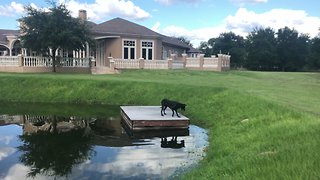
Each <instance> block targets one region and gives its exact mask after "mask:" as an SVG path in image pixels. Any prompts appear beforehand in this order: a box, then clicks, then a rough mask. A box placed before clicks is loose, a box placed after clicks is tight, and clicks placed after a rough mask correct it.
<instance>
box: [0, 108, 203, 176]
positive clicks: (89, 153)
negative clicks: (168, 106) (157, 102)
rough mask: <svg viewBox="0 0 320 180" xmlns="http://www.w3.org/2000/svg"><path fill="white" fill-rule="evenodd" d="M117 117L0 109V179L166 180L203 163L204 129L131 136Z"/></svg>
mask: <svg viewBox="0 0 320 180" xmlns="http://www.w3.org/2000/svg"><path fill="white" fill-rule="evenodd" d="M119 112H120V109H119V106H102V105H99V106H98V105H96V106H83V105H81V106H80V105H66V104H54V105H52V104H23V103H0V179H166V178H172V177H175V176H179V175H180V174H181V173H183V172H185V171H187V170H189V169H190V168H192V167H194V166H195V165H197V163H198V162H199V161H200V160H201V159H202V158H203V157H204V155H205V148H206V147H207V145H208V141H207V140H208V137H207V133H206V131H205V130H204V129H202V128H200V127H197V126H194V125H190V126H189V129H187V130H170V131H143V132H131V131H130V130H128V129H127V128H125V126H124V125H123V123H122V121H121V117H120V113H119ZM159 113H160V112H159ZM191 122H192V121H191Z"/></svg>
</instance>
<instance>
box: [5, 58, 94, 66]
mask: <svg viewBox="0 0 320 180" xmlns="http://www.w3.org/2000/svg"><path fill="white" fill-rule="evenodd" d="M56 58H57V59H56V65H57V66H59V67H90V62H91V61H90V58H68V57H62V58H61V57H56ZM0 66H12V67H52V58H50V57H41V56H0Z"/></svg>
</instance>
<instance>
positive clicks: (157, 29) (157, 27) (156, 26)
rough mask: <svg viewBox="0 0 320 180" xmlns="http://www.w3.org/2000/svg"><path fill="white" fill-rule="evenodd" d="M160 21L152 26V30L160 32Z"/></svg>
mask: <svg viewBox="0 0 320 180" xmlns="http://www.w3.org/2000/svg"><path fill="white" fill-rule="evenodd" d="M159 27H160V22H156V24H155V25H153V26H152V28H151V30H152V31H155V32H159Z"/></svg>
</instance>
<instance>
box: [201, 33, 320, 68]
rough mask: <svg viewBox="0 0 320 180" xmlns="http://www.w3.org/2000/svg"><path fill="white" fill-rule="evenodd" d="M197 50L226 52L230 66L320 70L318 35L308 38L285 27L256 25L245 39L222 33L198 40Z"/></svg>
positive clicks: (208, 52) (209, 53) (205, 52)
mask: <svg viewBox="0 0 320 180" xmlns="http://www.w3.org/2000/svg"><path fill="white" fill-rule="evenodd" d="M199 50H201V51H202V52H203V53H204V54H205V55H206V56H211V55H215V54H218V53H225V54H228V53H229V54H230V55H231V67H232V68H246V69H249V70H263V71H317V70H320V37H319V36H318V37H315V38H312V39H311V38H310V37H309V36H308V35H306V34H300V33H298V31H296V30H294V29H290V28H288V27H284V28H282V29H279V30H278V31H277V32H275V31H274V30H273V29H271V28H256V29H255V30H253V31H252V32H251V33H249V35H248V36H247V37H246V38H244V37H242V36H239V35H236V34H235V33H233V32H226V33H221V34H220V35H219V37H217V38H211V39H209V40H208V42H201V44H200V46H199Z"/></svg>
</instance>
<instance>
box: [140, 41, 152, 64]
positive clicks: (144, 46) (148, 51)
mask: <svg viewBox="0 0 320 180" xmlns="http://www.w3.org/2000/svg"><path fill="white" fill-rule="evenodd" d="M141 57H142V58H143V59H146V60H152V59H153V41H141Z"/></svg>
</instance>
